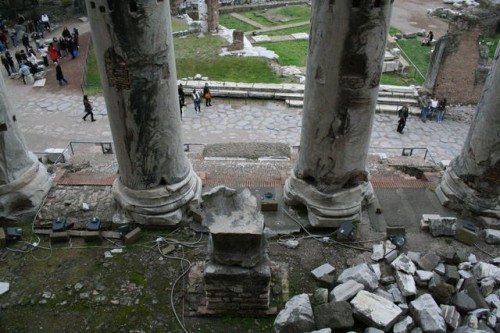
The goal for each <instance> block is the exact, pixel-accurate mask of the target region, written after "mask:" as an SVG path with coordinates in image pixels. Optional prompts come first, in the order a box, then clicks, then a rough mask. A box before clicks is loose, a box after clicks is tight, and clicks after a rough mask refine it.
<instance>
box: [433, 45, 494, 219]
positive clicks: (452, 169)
mask: <svg viewBox="0 0 500 333" xmlns="http://www.w3.org/2000/svg"><path fill="white" fill-rule="evenodd" d="M499 57H500V47H497V50H496V54H495V60H494V63H493V66H492V68H491V70H490V73H489V75H488V79H487V80H486V84H485V86H484V89H483V93H482V96H481V99H480V101H479V104H478V106H477V112H476V115H475V117H474V121H473V123H472V125H471V127H470V129H469V133H468V135H467V139H466V140H465V143H464V146H463V148H462V152H461V153H460V155H459V156H457V157H456V158H455V159H454V160H453V161H452V162H451V164H450V166H449V167H448V168H447V169H446V172H445V174H444V176H443V178H442V179H441V183H440V184H439V186H438V188H437V190H436V193H437V195H438V197H439V199H440V201H441V203H442V204H443V205H445V206H450V207H452V208H455V209H464V208H465V209H466V210H469V211H471V212H472V213H474V214H476V215H480V216H489V217H494V218H496V219H500V111H499V110H500V91H499V87H500V63H499Z"/></svg>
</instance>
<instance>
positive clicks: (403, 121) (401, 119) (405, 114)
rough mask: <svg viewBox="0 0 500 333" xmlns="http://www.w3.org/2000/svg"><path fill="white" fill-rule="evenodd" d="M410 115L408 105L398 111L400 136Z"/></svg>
mask: <svg viewBox="0 0 500 333" xmlns="http://www.w3.org/2000/svg"><path fill="white" fill-rule="evenodd" d="M408 114H409V109H408V104H406V105H404V106H403V107H402V108H401V109H399V111H398V116H399V121H398V128H397V129H396V131H397V132H398V133H399V134H403V129H404V128H405V125H406V119H407V118H408Z"/></svg>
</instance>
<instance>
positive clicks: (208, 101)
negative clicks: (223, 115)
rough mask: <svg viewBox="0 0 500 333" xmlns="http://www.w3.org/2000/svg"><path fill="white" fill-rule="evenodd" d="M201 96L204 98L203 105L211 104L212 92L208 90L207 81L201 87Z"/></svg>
mask: <svg viewBox="0 0 500 333" xmlns="http://www.w3.org/2000/svg"><path fill="white" fill-rule="evenodd" d="M203 97H204V98H205V106H212V93H211V92H210V87H209V86H208V83H205V86H204V87H203Z"/></svg>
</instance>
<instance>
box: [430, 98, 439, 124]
mask: <svg viewBox="0 0 500 333" xmlns="http://www.w3.org/2000/svg"><path fill="white" fill-rule="evenodd" d="M438 106H439V100H438V99H437V97H436V96H432V97H431V108H430V114H429V120H432V117H433V116H434V113H435V112H436V111H437V109H438Z"/></svg>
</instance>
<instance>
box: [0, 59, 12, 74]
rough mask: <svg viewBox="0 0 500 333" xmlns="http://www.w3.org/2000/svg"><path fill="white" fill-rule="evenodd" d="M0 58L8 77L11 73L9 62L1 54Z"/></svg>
mask: <svg viewBox="0 0 500 333" xmlns="http://www.w3.org/2000/svg"><path fill="white" fill-rule="evenodd" d="M0 58H1V59H2V65H3V66H4V67H5V70H6V71H7V75H9V76H10V75H11V74H12V73H11V72H10V65H9V61H8V60H7V58H6V57H5V56H4V55H3V54H2V55H1V56H0Z"/></svg>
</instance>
